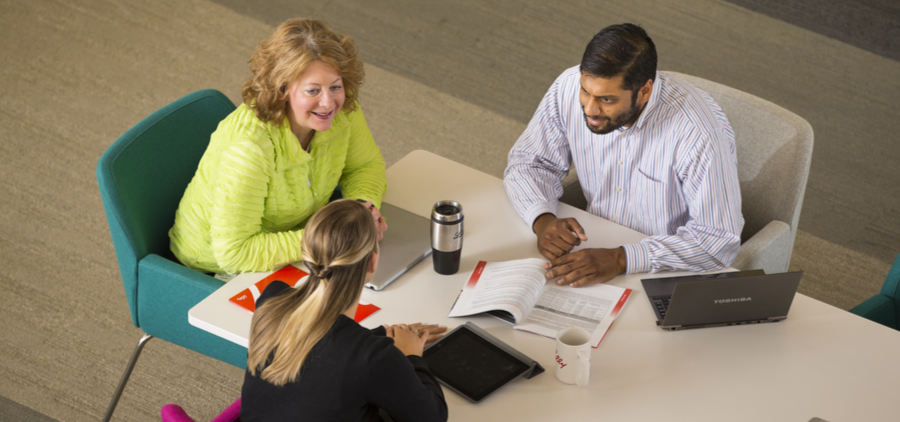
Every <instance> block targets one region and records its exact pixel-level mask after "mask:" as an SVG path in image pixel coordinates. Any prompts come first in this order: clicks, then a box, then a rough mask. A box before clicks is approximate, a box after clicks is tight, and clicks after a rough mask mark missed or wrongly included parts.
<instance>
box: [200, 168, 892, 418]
mask: <svg viewBox="0 0 900 422" xmlns="http://www.w3.org/2000/svg"><path fill="white" fill-rule="evenodd" d="M387 179H388V186H389V190H388V192H387V194H386V195H385V198H384V200H385V201H386V202H389V203H391V204H394V205H396V206H398V207H400V208H404V209H406V210H408V211H411V212H413V213H416V214H419V215H422V216H424V217H428V216H429V215H430V212H431V206H432V205H433V204H434V203H435V202H437V201H439V200H444V199H451V200H455V201H458V202H459V203H461V204H462V206H463V210H464V213H465V225H466V226H465V238H464V246H463V252H462V260H461V263H460V270H459V272H458V273H457V274H455V275H452V276H442V275H439V274H437V273H435V272H434V269H433V268H432V265H431V260H430V259H426V260H425V261H423V262H422V263H420V264H418V265H417V266H415V267H414V268H413V269H411V270H410V271H409V272H408V273H407V274H405V275H404V276H402V277H401V278H399V279H398V280H396V281H395V282H394V283H393V284H391V285H390V286H388V287H387V288H386V289H385V290H383V291H380V292H375V291H371V290H368V289H366V290H365V291H364V292H363V296H362V299H363V300H365V301H368V302H370V303H373V304H375V305H377V306H379V307H380V308H381V310H380V311H379V312H377V313H375V314H374V315H372V316H370V317H369V318H368V319H366V320H364V321H363V322H362V325H363V326H366V327H369V328H372V327H376V326H378V325H380V324H383V323H404V322H407V323H411V322H418V321H423V322H429V323H439V324H443V325H446V326H448V327H449V328H450V329H452V328H453V327H456V326H457V325H460V324H464V323H465V322H466V321H467V320H471V321H473V322H475V323H476V324H478V325H479V326H481V327H482V328H484V329H486V330H487V331H488V332H490V333H491V334H493V335H494V336H496V337H498V338H499V339H501V340H503V341H505V342H506V343H508V344H510V345H512V346H513V347H515V348H517V349H518V350H520V351H522V352H523V353H525V354H526V355H528V356H529V357H531V358H533V359H535V360H537V361H538V362H540V364H541V365H542V366H543V367H544V368H545V369H546V372H545V373H543V374H541V375H538V376H537V377H535V378H533V379H530V380H525V379H519V380H516V381H514V382H513V383H511V384H510V385H508V386H506V387H504V388H503V389H501V390H499V391H497V392H496V393H495V394H494V395H492V396H491V397H489V398H488V399H486V400H485V401H484V402H482V403H480V404H471V403H469V402H468V401H466V400H465V399H463V398H462V397H460V396H458V395H456V394H455V393H453V392H452V391H449V390H447V389H445V390H444V391H445V395H446V398H447V403H448V405H449V407H450V420H452V421H504V420H511V421H518V422H521V421H556V420H565V421H567V422H569V421H661V420H683V421H754V422H756V421H802V422H806V421H809V420H810V419H812V418H813V417H819V418H822V419H824V420H826V421H828V422H849V421H854V422H855V421H886V420H898V419H900V413H898V410H897V407H896V405H894V404H893V403H894V401H893V400H894V399H895V396H896V392H895V391H893V390H894V388H893V387H894V386H895V385H896V383H897V381H896V380H898V379H900V365H898V364H897V363H896V362H897V359H898V357H900V333H898V332H896V331H894V330H891V329H889V328H886V327H883V326H881V325H878V324H875V323H873V322H870V321H868V320H865V319H863V318H860V317H857V316H855V315H853V314H850V313H848V312H845V311H843V310H841V309H838V308H835V307H832V306H830V305H827V304H825V303H822V302H819V301H817V300H814V299H811V298H809V297H807V296H804V295H802V294H797V295H796V297H795V298H794V302H793V305H792V308H791V311H790V313H789V315H788V318H787V320H785V321H783V322H780V323H774V324H760V325H747V326H735V327H720V328H705V329H697V330H686V331H679V332H666V331H662V330H660V329H659V328H657V327H656V324H655V316H654V314H653V310H652V309H651V307H650V304H649V302H648V301H647V299H646V295H645V294H644V292H643V290H642V288H641V283H640V279H641V278H647V277H663V276H670V275H672V273H660V274H656V275H649V274H637V275H623V276H619V277H616V278H615V279H613V280H612V281H610V282H609V283H610V284H614V285H618V286H622V287H627V288H630V289H633V290H634V292H633V293H632V295H631V298H630V299H629V300H628V303H627V304H626V305H625V307H624V309H623V310H622V312H621V313H620V314H619V317H618V319H617V320H616V321H615V322H614V323H613V325H612V327H611V328H610V331H609V333H608V334H607V336H606V338H604V339H603V342H602V343H601V344H600V346H599V347H598V348H596V349H594V350H593V352H592V364H591V376H590V384H589V385H588V386H587V387H577V386H571V385H565V384H562V383H560V382H559V381H557V380H556V377H555V376H554V374H553V370H554V364H555V362H554V360H553V356H554V354H553V353H554V344H555V343H554V340H551V339H548V338H544V337H540V336H537V335H534V334H530V333H525V332H521V331H517V330H513V329H512V327H511V326H510V325H509V324H507V323H505V322H502V321H500V320H497V319H495V318H493V317H489V316H475V317H468V318H447V313H448V312H449V310H450V307H451V305H452V304H453V301H454V299H455V298H456V296H457V294H458V293H459V290H460V289H461V287H462V285H463V284H464V283H465V281H466V280H467V277H468V275H469V272H470V271H471V270H472V269H473V268H474V267H475V264H476V263H477V262H478V261H482V260H483V261H488V262H492V261H506V260H512V259H520V258H529V257H535V258H540V255H539V254H538V253H537V250H536V247H535V237H534V234H532V233H531V230H530V228H529V227H528V226H527V225H526V224H525V223H524V222H523V221H522V220H521V219H520V218H519V216H518V215H517V214H516V212H515V210H514V209H513V207H512V205H511V204H510V202H509V200H508V199H507V196H506V192H505V190H504V188H503V184H502V181H501V180H500V179H498V178H496V177H493V176H490V175H487V174H484V173H481V172H479V171H477V170H473V169H471V168H468V167H466V166H464V165H461V164H458V163H455V162H453V161H450V160H447V159H445V158H442V157H439V156H437V155H434V154H432V153H429V152H426V151H414V152H412V153H410V154H409V155H407V156H406V157H404V158H403V159H402V160H400V161H399V162H397V163H396V164H395V165H393V166H391V168H390V169H388V171H387ZM559 214H560V216H566V217H577V218H578V220H579V222H580V223H581V224H582V226H584V227H585V229H586V231H587V235H588V238H589V240H588V241H587V242H586V243H585V244H584V245H583V246H582V247H617V246H619V245H621V244H624V243H635V242H638V241H640V239H642V238H644V237H645V236H644V235H643V234H640V233H638V232H635V231H633V230H630V229H627V228H624V227H622V226H619V225H617V224H614V223H612V222H609V221H607V220H604V219H602V218H599V217H596V216H592V215H590V214H587V213H585V212H583V211H581V210H577V209H575V208H572V207H569V206H567V205H560V211H559ZM388 223H389V224H390V222H388ZM260 278H261V276H257V277H255V278H252V279H251V278H243V279H235V280H233V281H232V282H229V283H227V284H225V285H224V286H223V287H222V288H221V289H219V290H218V291H216V292H215V293H213V294H212V295H210V296H209V297H208V298H207V299H206V300H204V301H203V302H201V303H199V304H198V305H197V306H195V307H194V308H193V309H191V311H190V312H189V320H190V323H191V324H193V325H195V326H197V327H199V328H202V329H204V330H207V331H209V332H212V333H214V334H216V335H219V336H222V337H224V338H226V339H229V340H231V341H234V342H235V343H238V344H241V345H243V346H245V347H246V346H247V342H248V340H247V339H248V336H249V331H250V320H251V314H250V313H249V312H247V311H245V310H243V309H241V308H239V307H237V306H236V305H234V304H231V303H230V302H229V301H228V298H230V297H231V296H233V295H235V294H237V293H238V292H240V291H241V290H243V289H245V288H247V287H248V286H249V285H250V284H252V281H249V282H248V281H247V280H258V279H260ZM242 280H243V281H242ZM586 288H590V287H586Z"/></svg>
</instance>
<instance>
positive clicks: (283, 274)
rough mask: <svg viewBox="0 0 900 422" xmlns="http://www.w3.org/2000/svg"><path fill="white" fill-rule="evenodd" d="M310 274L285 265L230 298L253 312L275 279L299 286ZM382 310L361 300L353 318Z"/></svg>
mask: <svg viewBox="0 0 900 422" xmlns="http://www.w3.org/2000/svg"><path fill="white" fill-rule="evenodd" d="M308 275H309V274H308V273H307V272H306V271H303V270H301V269H299V268H297V267H295V266H293V265H285V266H284V267H282V268H281V269H280V270H278V271H275V272H274V273H272V274H270V275H269V276H268V277H266V278H264V279H262V280H260V281H257V282H256V283H255V284H254V285H252V286H250V287H248V288H246V289H244V290H243V291H241V292H240V293H238V294H236V295H234V296H232V297H231V299H229V300H230V301H231V302H233V303H235V304H237V305H238V306H240V307H242V308H244V309H246V310H248V311H250V312H253V311H255V310H256V299H259V295H260V294H262V292H263V291H264V290H265V289H266V286H268V285H269V283H271V282H273V281H275V280H281V281H283V282H285V283H287V284H288V285H289V286H291V287H297V285H299V284H300V282H302V281H306V277H307V276H308ZM380 310H381V308H379V307H377V306H375V305H373V304H371V303H368V302H365V301H362V300H361V301H359V306H358V307H357V308H356V315H355V316H354V318H353V319H354V320H355V321H356V322H360V321H362V320H364V319H366V318H368V317H369V315H372V314H374V313H375V312H378V311H380Z"/></svg>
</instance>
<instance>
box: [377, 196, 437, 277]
mask: <svg viewBox="0 0 900 422" xmlns="http://www.w3.org/2000/svg"><path fill="white" fill-rule="evenodd" d="M381 215H382V216H384V219H385V221H386V222H387V224H388V230H387V231H386V232H384V238H383V239H382V240H381V256H380V258H379V260H378V270H377V271H375V275H374V276H373V277H372V280H371V281H370V282H368V283H366V287H368V288H370V289H372V290H381V289H384V288H385V287H387V285H388V284H391V283H392V282H394V280H396V279H397V278H398V277H400V276H401V275H403V273H405V272H406V271H407V270H409V269H410V268H412V267H413V266H414V265H416V264H418V263H419V261H421V260H422V259H424V258H425V257H426V256H428V255H429V254H431V237H430V236H431V231H430V230H431V223H430V222H429V221H428V219H427V218H425V217H422V216H418V215H416V214H413V213H411V212H409V211H406V210H403V209H400V208H397V207H395V206H393V205H391V204H388V203H387V202H383V203H382V204H381Z"/></svg>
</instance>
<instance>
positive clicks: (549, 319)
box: [448, 258, 631, 348]
mask: <svg viewBox="0 0 900 422" xmlns="http://www.w3.org/2000/svg"><path fill="white" fill-rule="evenodd" d="M545 262H546V261H544V260H541V259H536V258H531V259H520V260H515V261H506V262H491V263H488V262H484V261H481V262H479V263H478V265H476V266H475V269H474V270H473V271H472V275H471V276H470V277H469V281H468V282H466V285H465V286H463V289H462V291H461V292H460V293H459V297H457V299H456V303H454V304H453V307H452V308H451V309H450V314H449V315H448V316H449V317H461V316H468V315H474V314H479V313H490V314H491V315H494V316H497V317H499V318H501V319H504V320H507V321H510V322H512V323H513V324H515V326H514V327H513V328H515V329H517V330H522V331H528V332H531V333H535V334H539V335H542V336H545V337H550V338H556V333H557V332H559V330H561V329H563V328H566V327H581V328H584V329H585V330H587V332H589V333H591V345H592V346H593V347H595V348H596V347H597V346H599V345H600V341H601V340H603V337H604V336H605V335H606V332H607V331H608V330H609V327H610V325H612V322H613V320H614V319H615V318H616V316H617V315H618V314H619V311H620V310H621V309H622V306H623V305H625V302H626V301H627V300H628V297H629V296H630V295H631V289H625V288H622V287H618V286H613V285H610V284H593V285H590V286H586V287H580V288H577V289H576V288H572V287H568V286H557V285H556V284H555V283H554V282H553V281H552V280H546V279H545V278H544V273H546V270H544V263H545Z"/></svg>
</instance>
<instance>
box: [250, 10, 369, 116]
mask: <svg viewBox="0 0 900 422" xmlns="http://www.w3.org/2000/svg"><path fill="white" fill-rule="evenodd" d="M316 60H319V61H322V62H324V63H326V64H328V65H329V66H331V67H332V68H334V69H335V70H336V71H337V73H338V74H340V75H341V79H342V80H343V83H344V91H345V93H346V100H345V102H344V106H343V107H342V109H343V110H347V111H354V110H355V109H356V106H357V96H358V94H359V87H360V86H361V85H362V82H363V78H364V77H365V71H364V70H363V64H362V61H360V60H359V59H358V58H357V57H356V47H355V46H354V45H353V38H351V37H350V36H343V35H338V34H337V33H335V32H334V31H332V30H331V29H330V28H328V25H326V24H325V23H324V22H322V21H317V20H312V19H304V18H296V19H290V20H288V21H286V22H284V23H282V24H281V25H278V28H276V29H275V32H274V33H273V34H272V35H271V36H270V37H269V38H266V39H265V40H263V41H262V42H260V43H259V45H258V46H257V47H256V51H255V52H253V57H251V58H250V71H251V72H252V73H253V76H251V77H250V79H249V80H247V82H245V83H244V87H243V88H242V89H241V98H242V99H243V101H244V104H247V106H248V107H250V108H252V109H254V111H256V117H259V119H260V120H262V121H264V122H268V123H276V124H279V123H281V122H282V121H284V118H285V116H286V113H287V101H288V85H290V83H291V82H293V81H294V80H295V79H297V78H298V77H300V75H302V74H303V72H305V71H306V69H307V68H309V65H310V64H312V62H314V61H316Z"/></svg>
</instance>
